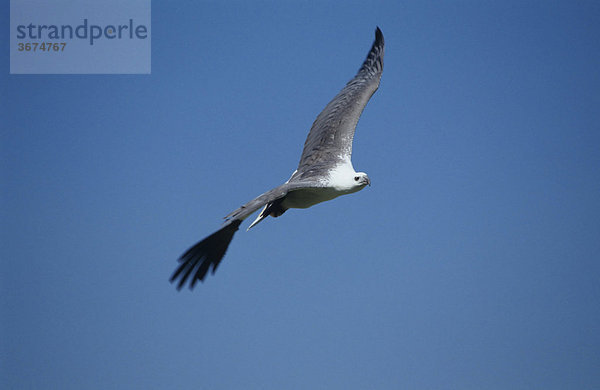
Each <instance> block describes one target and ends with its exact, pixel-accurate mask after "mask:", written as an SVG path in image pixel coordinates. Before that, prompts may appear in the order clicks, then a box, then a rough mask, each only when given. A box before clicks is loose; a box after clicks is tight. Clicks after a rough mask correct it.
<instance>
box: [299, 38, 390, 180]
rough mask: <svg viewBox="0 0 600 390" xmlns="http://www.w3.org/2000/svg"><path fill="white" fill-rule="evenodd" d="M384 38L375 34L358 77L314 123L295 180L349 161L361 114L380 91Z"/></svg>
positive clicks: (355, 77)
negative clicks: (373, 96)
mask: <svg viewBox="0 0 600 390" xmlns="http://www.w3.org/2000/svg"><path fill="white" fill-rule="evenodd" d="M383 48H384V41H383V34H382V33H381V30H380V29H379V27H377V29H376V30H375V42H374V43H373V46H372V47H371V50H370V51H369V54H368V55H367V59H366V60H365V62H364V63H363V64H362V66H361V68H360V69H359V71H358V73H357V74H356V76H354V78H353V79H352V80H350V81H349V82H348V84H346V86H345V87H344V89H342V90H341V91H340V93H338V94H337V95H336V97H334V98H333V100H332V101H331V102H329V104H327V106H326V107H325V109H324V110H323V111H322V112H321V113H320V114H319V116H317V119H316V120H315V122H314V123H313V125H312V127H311V129H310V132H309V133H308V137H307V138H306V142H305V143H304V150H303V151H302V156H301V157H300V163H299V164H298V170H297V173H296V175H295V177H294V179H296V178H299V179H303V178H308V177H310V176H314V175H318V174H319V172H322V171H323V170H324V169H327V168H330V167H332V166H335V165H337V164H338V163H339V162H340V160H345V159H347V160H349V159H350V157H351V155H352V139H353V138H354V130H355V129H356V124H357V123H358V119H359V118H360V114H361V113H362V111H363V109H364V108H365V106H366V105H367V102H368V101H369V99H370V98H371V96H372V95H373V93H375V91H376V90H377V88H378V87H379V80H380V79H381V73H382V71H383V52H384V49H383ZM294 179H292V180H291V181H293V180H294Z"/></svg>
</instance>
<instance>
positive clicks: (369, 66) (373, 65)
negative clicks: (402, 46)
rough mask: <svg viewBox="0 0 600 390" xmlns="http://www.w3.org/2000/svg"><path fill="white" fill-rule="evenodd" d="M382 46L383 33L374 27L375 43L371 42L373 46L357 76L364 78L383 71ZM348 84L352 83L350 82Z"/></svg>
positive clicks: (383, 43) (383, 44)
mask: <svg viewBox="0 0 600 390" xmlns="http://www.w3.org/2000/svg"><path fill="white" fill-rule="evenodd" d="M384 46H385V42H384V40H383V33H382V32H381V30H380V29H379V27H376V28H375V41H374V42H373V46H371V50H369V54H368V55H367V58H366V59H365V61H364V62H363V64H362V66H361V67H360V69H359V70H358V74H363V75H364V77H366V78H369V77H373V76H375V75H381V72H382V71H383V53H384ZM350 82H352V80H351V81H350Z"/></svg>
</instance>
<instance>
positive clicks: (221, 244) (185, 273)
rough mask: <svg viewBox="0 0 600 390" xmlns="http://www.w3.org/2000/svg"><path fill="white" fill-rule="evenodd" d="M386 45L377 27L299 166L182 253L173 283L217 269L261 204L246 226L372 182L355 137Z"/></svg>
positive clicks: (317, 122) (314, 128) (314, 127)
mask: <svg viewBox="0 0 600 390" xmlns="http://www.w3.org/2000/svg"><path fill="white" fill-rule="evenodd" d="M383 49H384V41H383V34H382V33H381V30H380V29H379V27H377V28H376V30H375V42H373V46H372V47H371V50H370V51H369V54H368V55H367V58H366V60H365V61H364V63H363V64H362V66H361V67H360V69H359V70H358V73H357V74H356V76H354V78H353V79H352V80H350V81H349V82H348V83H347V84H346V86H345V87H344V88H343V89H342V90H341V91H340V92H339V93H338V94H337V95H336V96H335V97H334V98H333V100H332V101H331V102H329V104H327V106H325V109H324V110H323V111H322V112H321V113H320V114H319V116H317V119H316V120H315V121H314V123H313V125H312V127H311V129H310V132H309V133H308V137H307V138H306V142H304V149H303V151H302V156H301V157H300V163H299V164H298V168H297V169H296V170H295V171H294V173H293V174H292V176H291V177H290V178H289V180H288V181H286V182H285V183H283V184H282V185H280V186H278V187H275V188H273V189H272V190H270V191H267V192H265V193H264V194H262V195H260V196H258V197H257V198H255V199H253V200H251V201H250V202H248V203H246V204H245V205H243V206H241V207H240V208H238V209H236V210H234V211H232V212H231V213H229V214H228V215H227V216H226V217H225V222H224V224H223V226H222V227H221V229H219V230H217V231H216V232H215V233H213V234H211V235H210V236H208V237H206V238H205V239H203V240H202V241H200V242H198V243H197V244H195V245H194V246H192V247H191V248H190V249H188V250H187V251H186V252H185V253H184V254H183V255H181V257H180V258H179V260H178V261H179V266H178V267H177V269H176V270H175V272H174V273H173V275H172V276H171V279H170V280H171V283H172V282H175V281H177V279H179V282H178V284H177V289H178V290H179V289H181V288H182V287H183V286H184V285H185V284H186V282H187V281H188V280H190V284H189V287H190V289H193V288H194V286H195V285H196V283H197V282H198V280H200V281H203V280H204V278H205V277H206V274H207V273H208V271H209V270H212V273H213V274H214V272H215V271H216V269H217V267H218V266H219V263H220V262H221V259H223V256H225V252H226V251H227V247H229V244H230V243H231V240H232V239H233V235H234V234H235V232H236V231H237V230H238V229H239V227H240V224H241V223H242V221H244V220H245V219H246V218H248V217H249V216H250V215H251V214H253V213H254V212H255V211H256V210H258V209H260V208H261V207H262V211H261V212H260V214H259V215H258V217H257V218H256V219H255V220H254V222H252V224H250V226H249V227H248V230H249V229H250V228H251V227H253V226H254V225H256V224H257V223H259V222H260V221H262V220H263V219H265V218H266V217H268V216H271V217H279V216H280V215H282V214H283V213H285V212H286V210H288V209H291V208H297V209H305V208H308V207H311V206H314V205H315V204H317V203H321V202H324V201H327V200H331V199H334V198H337V197H338V196H340V195H346V194H352V193H354V192H357V191H360V190H362V189H363V188H365V186H367V185H371V181H370V180H369V176H367V174H366V173H364V172H356V171H355V170H354V167H353V166H352V161H351V156H352V139H353V138H354V130H355V129H356V124H357V123H358V119H359V117H360V115H361V113H362V111H363V109H364V108H365V106H366V105H367V102H368V101H369V99H370V98H371V96H372V95H373V93H375V91H376V90H377V88H378V87H379V80H380V79H381V73H382V71H383V52H384V50H383ZM211 267H212V269H211Z"/></svg>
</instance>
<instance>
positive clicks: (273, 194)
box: [225, 183, 292, 221]
mask: <svg viewBox="0 0 600 390" xmlns="http://www.w3.org/2000/svg"><path fill="white" fill-rule="evenodd" d="M290 187H292V185H290V184H288V183H285V184H282V185H280V186H279V187H275V188H273V189H272V190H270V191H267V192H265V193H264V194H262V195H259V196H257V197H256V198H254V199H252V200H251V201H250V202H248V203H246V204H245V205H243V206H240V207H239V208H237V209H235V210H233V211H232V212H231V213H229V214H227V216H225V219H227V220H240V221H243V220H244V219H246V218H248V217H249V216H250V215H252V213H254V212H255V211H256V210H258V209H259V208H261V207H263V206H264V205H266V204H267V203H269V202H273V201H275V200H277V199H279V198H283V197H284V196H285V195H286V194H287V193H288V191H289V190H290Z"/></svg>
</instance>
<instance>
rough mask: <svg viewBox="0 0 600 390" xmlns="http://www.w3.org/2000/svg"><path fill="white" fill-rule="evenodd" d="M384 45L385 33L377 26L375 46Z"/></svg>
mask: <svg viewBox="0 0 600 390" xmlns="http://www.w3.org/2000/svg"><path fill="white" fill-rule="evenodd" d="M382 43H384V41H383V33H382V32H381V29H380V28H379V26H375V44H376V45H379V44H382Z"/></svg>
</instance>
